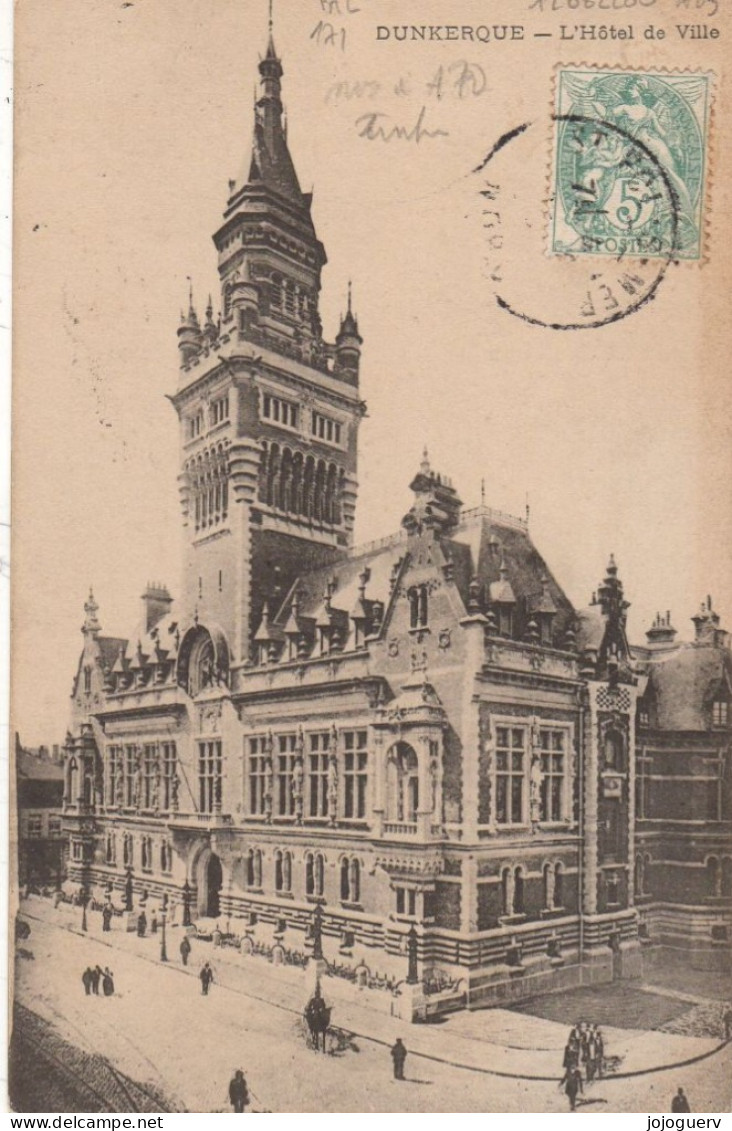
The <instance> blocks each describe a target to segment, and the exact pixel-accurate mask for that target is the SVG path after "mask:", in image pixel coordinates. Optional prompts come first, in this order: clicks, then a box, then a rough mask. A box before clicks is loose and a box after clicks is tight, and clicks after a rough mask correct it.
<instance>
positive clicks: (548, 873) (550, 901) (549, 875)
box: [543, 864, 556, 911]
mask: <svg viewBox="0 0 732 1131" xmlns="http://www.w3.org/2000/svg"><path fill="white" fill-rule="evenodd" d="M543 871H544V907H545V908H546V909H547V910H548V911H550V910H551V909H552V908H553V907H554V885H555V879H556V873H555V871H554V865H553V864H545V865H544V869H543Z"/></svg>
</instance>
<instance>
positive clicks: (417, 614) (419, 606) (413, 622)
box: [407, 585, 429, 628]
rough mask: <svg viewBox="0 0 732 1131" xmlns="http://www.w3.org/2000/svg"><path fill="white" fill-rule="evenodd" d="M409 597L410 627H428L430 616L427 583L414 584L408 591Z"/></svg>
mask: <svg viewBox="0 0 732 1131" xmlns="http://www.w3.org/2000/svg"><path fill="white" fill-rule="evenodd" d="M407 597H408V598H409V627H410V628H426V627H427V620H428V617H429V604H428V600H429V593H428V589H427V586H426V585H413V586H412V588H411V589H409V590H408V592H407Z"/></svg>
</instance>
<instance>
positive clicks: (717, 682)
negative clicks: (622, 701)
mask: <svg viewBox="0 0 732 1131" xmlns="http://www.w3.org/2000/svg"><path fill="white" fill-rule="evenodd" d="M731 678H732V656H731V655H730V653H729V651H728V650H727V649H726V648H720V647H717V646H715V645H712V644H684V645H682V647H681V649H680V650H679V651H678V652H676V653H673V654H672V655H670V656H667V657H663V658H659V659H658V660H656V661H655V662H653V663H651V664H650V667H649V671H648V688H649V690H648V693H649V694H650V695H651V696H652V698H653V702H654V705H655V715H656V720H655V721H656V727H657V729H659V730H693V731H702V730H708V728H709V705H710V703H711V702H712V700H713V699H714V698H715V696H716V695H717V694H718V693H719V692H720V691H721V690H723V689H724V688H725V687H729V681H730V679H731Z"/></svg>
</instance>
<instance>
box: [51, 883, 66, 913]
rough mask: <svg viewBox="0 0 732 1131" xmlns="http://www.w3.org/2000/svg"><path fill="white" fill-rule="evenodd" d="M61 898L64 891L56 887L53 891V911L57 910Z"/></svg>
mask: <svg viewBox="0 0 732 1131" xmlns="http://www.w3.org/2000/svg"><path fill="white" fill-rule="evenodd" d="M63 898H64V893H63V892H62V891H61V889H60V888H57V889H56V891H55V892H54V893H53V909H54V911H58V905H59V903H61V901H62V900H63Z"/></svg>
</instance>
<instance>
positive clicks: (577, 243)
mask: <svg viewBox="0 0 732 1131" xmlns="http://www.w3.org/2000/svg"><path fill="white" fill-rule="evenodd" d="M711 79H712V76H711V75H710V74H707V73H703V72H698V73H694V72H689V71H683V72H681V71H679V72H674V71H635V72H634V71H627V70H621V69H602V68H597V67H581V66H577V67H570V66H563V67H560V68H558V71H557V77H556V99H555V115H554V118H555V121H554V154H553V168H552V177H553V185H552V186H551V189H552V193H553V211H552V217H551V229H550V251H551V253H552V254H553V255H582V254H587V255H612V256H615V257H618V256H621V255H627V256H634V257H639V256H640V257H643V258H663V259H684V260H699V259H701V258H702V257H703V252H704V219H705V217H704V209H705V195H706V187H707V177H708V172H707V165H708V141H709V118H710V103H711Z"/></svg>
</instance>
